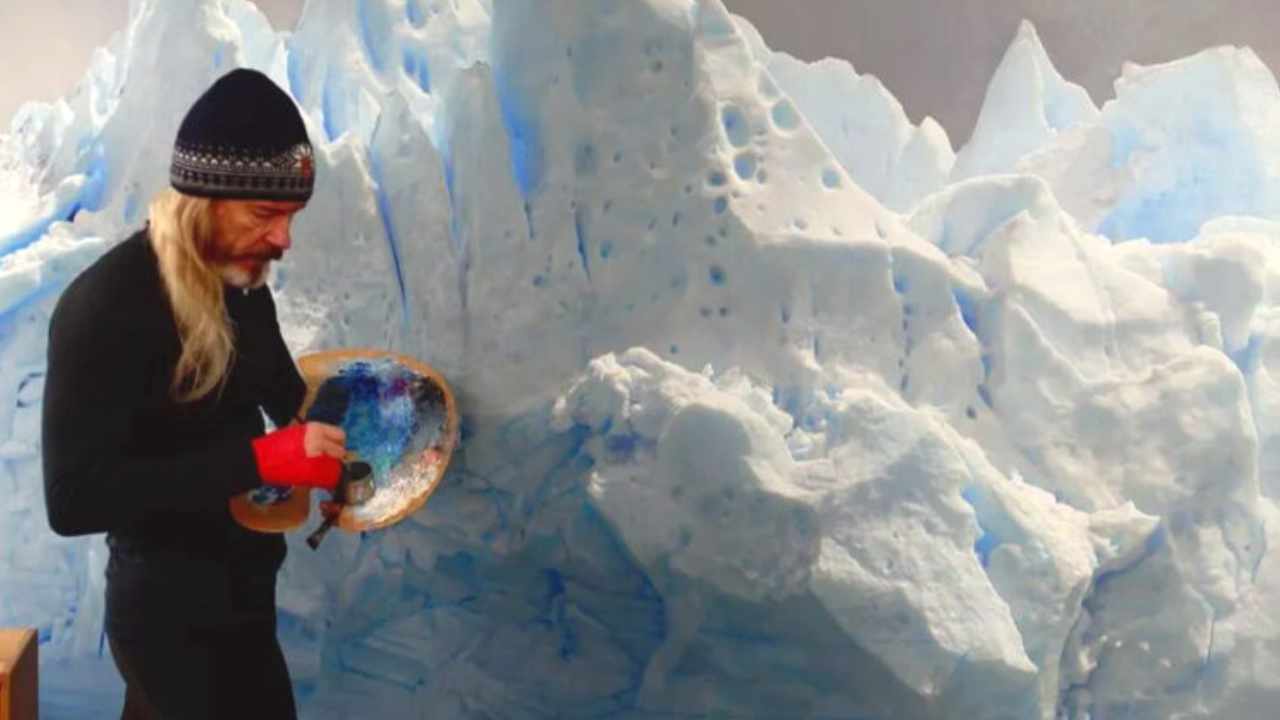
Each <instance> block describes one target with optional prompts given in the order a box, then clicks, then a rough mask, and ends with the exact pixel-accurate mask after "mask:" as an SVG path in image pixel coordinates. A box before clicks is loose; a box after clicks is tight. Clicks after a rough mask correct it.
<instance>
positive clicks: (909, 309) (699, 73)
mask: <svg viewBox="0 0 1280 720" xmlns="http://www.w3.org/2000/svg"><path fill="white" fill-rule="evenodd" d="M130 18H131V19H130V22H129V26H128V27H127V28H126V29H125V30H124V31H123V32H121V33H120V34H118V35H117V36H116V37H115V38H114V39H113V41H112V42H111V43H110V45H109V46H108V47H107V48H103V49H101V50H99V51H98V52H97V53H96V54H95V56H94V59H93V63H92V65H91V67H90V69H89V70H88V72H87V74H86V76H85V79H84V81H83V82H82V83H81V85H80V86H79V87H78V89H77V90H76V92H74V93H73V94H72V95H71V96H70V97H68V98H66V99H65V100H62V101H58V102H56V103H52V104H39V103H35V104H28V105H26V106H25V107H23V108H22V109H21V110H20V111H19V113H18V114H17V116H16V117H15V118H14V119H13V122H12V125H11V132H10V133H9V134H7V135H5V136H3V137H0V202H2V203H3V205H2V206H0V209H2V210H3V212H0V489H2V490H4V491H5V493H6V497H7V498H8V499H7V501H6V502H5V503H4V505H3V507H2V508H0V625H14V624H21V625H31V626H35V627H38V628H39V636H40V642H41V662H42V665H43V667H42V674H41V677H42V683H43V685H42V700H41V703H42V707H43V709H44V713H45V715H46V716H48V717H69V718H77V717H101V716H103V715H104V714H107V715H109V714H111V713H112V712H114V710H107V711H104V710H103V708H114V707H116V705H115V704H116V703H118V702H119V697H120V687H119V681H118V679H117V677H116V674H115V670H114V668H113V667H112V665H111V661H110V658H109V655H108V654H107V653H106V651H105V648H104V645H103V641H102V634H101V632H102V602H101V597H102V589H103V578H102V569H103V566H104V564H105V558H106V552H105V547H104V545H103V543H102V538H101V537H91V538H61V537H58V536H55V535H54V534H53V533H52V532H50V530H49V528H48V526H47V524H46V519H45V516H44V510H43V500H42V498H41V495H40V493H41V478H40V475H39V465H40V463H39V444H40V437H39V422H38V420H39V415H40V403H41V396H42V376H43V361H44V353H45V333H46V330H47V326H48V314H49V311H50V310H51V308H52V306H53V303H54V301H55V300H56V298H57V296H58V294H59V292H60V291H61V290H62V288H64V287H65V285H66V283H67V282H68V281H69V280H70V279H71V278H72V277H74V275H75V274H76V273H77V272H79V271H80V270H81V269H83V268H84V267H85V266H87V265H88V264H89V263H90V262H92V261H93V259H94V258H96V257H98V256H99V255H100V254H101V253H102V252H103V251H105V250H106V249H107V248H108V247H110V246H111V244H112V243H114V242H117V241H119V240H120V239H121V238H123V237H124V236H125V234H127V232H128V231H130V230H132V229H135V228H136V227H138V226H139V225H140V223H141V221H142V220H143V219H144V218H145V212H146V203H147V199H148V198H149V197H150V196H151V195H152V194H153V193H154V192H155V191H157V190H159V189H160V188H162V187H163V186H164V185H165V183H166V182H167V174H166V170H167V162H168V157H169V152H170V143H171V139H172V137H173V135H174V133H175V132H176V129H177V125H178V123H179V121H180V120H181V117H182V114H183V113H184V112H185V110H186V108H187V107H188V106H189V105H190V103H191V102H192V101H193V100H194V99H195V97H196V96H197V95H198V94H199V93H200V92H201V91H202V90H203V89H204V88H205V87H207V86H208V84H209V83H210V82H212V81H213V79H214V78H216V77H218V76H219V75H221V74H222V73H224V72H226V71H227V70H228V69H230V68H232V67H236V66H245V65H247V66H252V67H256V68H259V69H261V70H263V71H265V72H267V73H269V74H270V75H271V76H272V77H273V78H275V79H276V81H277V82H278V83H280V84H281V86H282V87H284V88H286V89H287V90H289V91H290V92H291V93H292V95H293V97H294V98H295V99H296V100H297V102H298V104H299V106H300V107H301V108H302V109H303V110H304V112H305V114H306V117H307V122H308V127H309V131H310V133H311V137H312V138H313V140H314V141H315V142H316V144H317V159H318V165H319V174H318V185H317V188H316V194H315V198H314V200H313V201H312V203H311V205H310V206H309V207H308V209H307V210H306V211H305V212H303V213H302V214H300V215H299V216H298V218H297V221H296V223H295V247H294V249H293V250H292V251H291V252H290V253H288V255H287V257H286V258H285V259H284V260H283V261H282V262H281V263H279V264H278V266H277V267H276V268H275V270H274V271H273V275H272V278H271V284H272V287H273V289H274V291H275V292H276V294H277V298H278V303H279V307H280V312H281V316H282V322H283V324H284V326H285V332H286V339H287V340H288V342H289V344H290V345H291V347H292V348H293V350H294V351H295V352H296V353H298V354H301V353H305V352H308V351H312V350H318V349H327V348H332V347H339V346H357V345H358V346H369V345H372V346H379V347H386V348H388V349H392V350H396V351H399V352H405V353H409V354H412V355H415V356H418V357H420V358H422V359H423V360H424V361H426V362H428V363H430V364H432V365H433V366H435V367H437V368H438V369H439V370H441V372H443V373H444V374H445V376H446V377H447V378H448V379H449V380H450V382H451V383H452V385H453V387H454V388H455V390H456V391H457V394H458V399H459V403H460V407H461V410H462V412H463V417H464V423H463V425H464V427H463V443H462V447H461V448H460V450H459V452H458V453H457V455H456V456H455V461H454V465H453V466H452V468H451V470H450V472H449V475H448V476H447V478H446V479H445V481H444V483H443V485H442V487H441V488H440V490H438V491H437V493H436V494H435V495H434V496H433V497H432V499H431V501H430V502H429V503H428V504H427V505H426V506H425V507H424V508H423V509H422V510H421V511H419V512H418V513H416V514H415V515H413V516H412V517H410V518H408V519H406V520H405V521H403V522H402V523H400V524H398V525H396V526H394V527H392V528H389V529H386V530H382V531H377V532H372V533H366V534H359V535H347V534H343V535H340V536H334V537H333V538H331V539H330V540H329V542H327V543H326V544H325V545H324V546H323V548H322V550H321V551H320V552H319V553H315V552H312V551H310V550H309V549H308V548H307V547H306V546H305V544H303V543H302V542H301V541H300V540H301V536H302V535H303V533H301V532H299V533H295V534H293V535H291V536H290V537H289V543H290V557H289V559H288V561H287V563H286V566H285V569H284V571H283V574H282V576H281V580H280V596H279V602H280V618H281V623H280V636H281V639H282V642H283V644H284V647H285V649H286V653H287V656H288V660H289V663H290V666H291V670H292V673H293V676H294V679H295V682H296V691H297V695H298V698H299V702H300V705H301V708H302V712H303V715H304V717H308V718H343V717H394V718H405V717H433V718H437V717H445V718H451V717H458V718H471V717H502V718H540V717H609V718H651V717H653V718H657V717H694V716H703V715H712V716H719V717H743V718H745V717H751V718H781V717H825V718H847V719H853V718H863V719H875V720H880V719H886V720H887V719H889V718H953V717H966V718H974V719H975V720H984V719H1004V718H1007V719H1010V720H1013V719H1017V720H1026V719H1027V718H1039V719H1043V720H1049V719H1050V718H1056V717H1062V718H1071V719H1073V720H1083V719H1084V718H1092V719H1094V720H1097V719H1099V718H1142V719H1152V720H1155V719H1157V718H1170V717H1184V718H1222V719H1224V720H1227V719H1231V720H1236V719H1239V718H1253V717H1268V716H1270V715H1272V714H1273V713H1274V708H1275V707H1276V705H1277V703H1278V702H1280V681H1277V679H1276V673H1275V672H1274V668H1275V667H1277V665H1278V664H1280V624H1278V623H1277V620H1276V616H1275V612H1274V608H1275V607H1276V606H1277V603H1280V555H1278V554H1277V553H1276V552H1275V551H1273V550H1272V548H1274V547H1275V546H1276V544H1277V542H1276V540H1277V537H1276V527H1277V521H1278V520H1280V513H1277V509H1276V506H1275V504H1274V498H1275V497H1276V496H1277V494H1278V493H1280V481H1278V480H1277V479H1276V478H1277V473H1278V472H1280V251H1278V250H1277V249H1276V248H1277V247H1280V213H1278V212H1277V210H1276V208H1277V192H1278V191H1277V187H1276V178H1277V172H1276V166H1277V163H1280V147H1277V145H1276V143H1277V138H1280V134H1277V133H1276V132H1275V130H1274V128H1276V127H1280V124H1277V122H1276V120H1277V117H1276V113H1277V108H1280V102H1278V101H1280V90H1278V89H1277V85H1276V82H1275V80H1274V78H1273V77H1272V75H1271V74H1270V73H1269V72H1268V71H1267V70H1266V68H1265V67H1264V66H1263V65H1262V64H1261V63H1260V62H1259V61H1258V59H1257V57H1256V56H1255V55H1254V54H1253V53H1252V52H1251V51H1249V50H1247V49H1234V48H1217V49H1210V50H1206V51H1205V52H1203V53H1200V54H1197V55H1194V56H1191V57H1188V58H1185V59H1182V60H1179V61H1176V62H1171V63H1168V64H1165V65H1161V66H1155V67H1147V68H1140V67H1136V66H1130V67H1127V68H1126V69H1125V71H1124V74H1123V76H1122V77H1121V78H1120V79H1119V80H1118V81H1117V97H1116V99H1115V100H1112V101H1109V102H1107V103H1105V104H1104V105H1103V106H1102V107H1101V108H1098V107H1095V106H1094V105H1093V104H1092V102H1091V101H1090V100H1089V98H1088V97H1087V96H1086V95H1085V94H1084V93H1083V92H1082V91H1080V90H1079V88H1077V87H1075V86H1074V85H1071V84H1070V83H1067V82H1066V81H1064V80H1063V79H1062V77H1061V76H1060V75H1059V74H1058V73H1057V71H1056V70H1054V68H1053V66H1052V64H1051V62H1050V60H1049V56H1048V54H1047V53H1046V52H1045V50H1044V48H1043V47H1041V45H1040V42H1039V40H1038V38H1037V36H1036V34H1035V32H1034V30H1033V29H1032V28H1031V26H1030V25H1025V26H1024V27H1023V28H1022V29H1021V30H1020V31H1019V33H1018V35H1017V37H1016V38H1015V40H1014V41H1013V44H1012V46H1011V48H1010V50H1009V52H1008V54H1007V55H1006V57H1005V60H1004V62H1003V63H1002V64H1001V66H1000V68H999V70H998V71H997V72H996V74H995V76H994V77H993V80H992V83H991V88H990V91H989V93H988V98H987V102H986V105H985V107H984V109H983V111H982V116H981V119H980V121H979V123H978V126H977V129H976V130H975V133H974V136H973V138H972V139H970V140H969V141H968V143H967V144H965V145H964V146H963V147H962V148H960V149H959V152H958V153H957V152H956V151H954V150H953V149H952V147H951V144H950V141H949V140H948V139H947V137H946V134H945V133H943V132H942V130H941V128H939V127H938V126H937V124H936V123H934V122H933V121H932V120H928V119H926V120H925V121H924V122H923V123H921V124H920V125H919V126H914V125H912V124H911V123H910V122H909V120H908V119H907V117H906V115H905V113H904V112H903V111H902V108H901V106H900V105H899V104H898V103H897V101H896V100H895V99H894V98H893V97H892V95H890V94H889V92H888V91H887V90H886V89H885V88H883V87H882V86H881V85H880V84H879V82H878V81H876V80H875V79H874V78H872V77H869V76H859V75H857V74H856V73H855V72H854V70H853V69H852V67H850V66H849V65H848V64H846V63H840V62H835V61H824V62H822V63H816V64H812V65H808V64H805V63H802V62H800V61H797V60H795V59H794V58H791V57H789V56H786V55H784V54H781V53H774V52H773V51H771V50H770V49H769V48H768V46H767V45H766V43H765V39H764V38H762V37H761V36H760V35H759V34H758V33H757V32H756V31H755V30H754V29H753V28H751V27H750V25H749V24H748V23H746V21H744V20H742V19H741V18H736V17H733V16H732V15H730V14H729V13H728V12H727V11H726V9H725V8H724V6H723V5H722V4H721V2H720V0H699V1H696V2H694V1H691V0H590V1H588V0H581V1H578V2H574V1H572V0H502V1H501V2H485V1H482V0H323V1H322V0H312V1H311V2H308V3H307V6H306V8H305V10H304V13H303V16H302V19H301V21H300V22H299V25H298V27H297V28H296V31H294V32H291V33H278V32H276V31H275V30H273V29H272V28H271V27H270V26H269V25H268V23H267V22H266V19H265V18H264V17H263V16H262V14H261V13H260V12H258V11H257V10H256V9H255V8H254V7H253V6H251V5H249V4H248V3H246V2H243V1H242V0H203V1H201V0H134V2H133V3H132V5H131V13H130ZM157 68H163V69H164V72H163V73H158V72H157Z"/></svg>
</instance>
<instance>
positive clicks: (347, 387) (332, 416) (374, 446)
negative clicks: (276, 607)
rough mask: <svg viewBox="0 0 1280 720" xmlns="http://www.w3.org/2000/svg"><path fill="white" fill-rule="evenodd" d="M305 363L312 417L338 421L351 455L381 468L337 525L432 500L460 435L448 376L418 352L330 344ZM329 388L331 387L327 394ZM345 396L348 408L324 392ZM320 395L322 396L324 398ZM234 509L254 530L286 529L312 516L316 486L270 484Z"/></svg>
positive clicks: (363, 526) (386, 516)
mask: <svg viewBox="0 0 1280 720" xmlns="http://www.w3.org/2000/svg"><path fill="white" fill-rule="evenodd" d="M298 366H299V369H300V370H301V371H302V376H303V378H304V379H305V380H306V382H307V395H306V399H305V400H304V401H303V404H302V410H301V412H300V413H299V414H300V415H302V417H303V418H305V419H306V420H307V421H308V422H327V423H330V424H333V425H338V426H339V427H341V428H342V429H343V431H344V432H345V433H346V435H347V443H346V447H347V456H346V458H345V459H346V461H348V462H350V461H352V460H363V461H364V462H367V463H369V464H370V465H371V466H372V467H373V476H374V486H375V492H374V494H373V497H372V498H371V499H370V500H369V501H368V502H366V503H364V504H362V505H345V506H343V507H342V512H341V514H340V515H339V517H338V521H337V526H338V527H340V528H342V529H343V530H347V531H351V532H357V531H361V530H373V529H377V528H383V527H387V526H389V525H394V524H395V523H397V522H399V521H400V520H403V519H404V518H405V517H407V516H408V515H410V514H411V513H413V512H415V511H416V510H417V509H418V508H420V507H422V505H423V504H424V503H426V501H427V498H429V497H430V496H431V493H432V492H434V491H435V489H436V488H437V487H438V486H439V484H440V480H441V479H442V478H443V477H444V472H445V469H446V468H447V467H448V465H449V460H450V459H451V458H452V456H453V449H454V447H455V446H456V444H457V441H458V410H457V405H456V403H455V400H454V397H453V393H452V391H451V390H450V389H449V386H448V384H447V383H446V382H445V381H444V378H443V377H441V375H440V374H439V373H438V372H436V371H435V370H434V369H433V368H431V367H430V366H428V365H426V364H424V363H421V362H419V361H417V360H415V359H413V358H411V357H408V356H405V355H400V354H398V353H392V352H387V351H384V350H373V349H348V350H330V351H325V352H319V353H313V354H310V355H304V356H303V357H301V358H299V359H298ZM322 388H324V389H325V392H324V393H321V392H320V391H321V389H322ZM335 397H341V398H342V400H343V402H342V403H341V408H342V409H340V410H339V409H336V408H337V407H339V405H335V404H333V403H332V402H329V401H328V400H325V399H323V398H328V399H332V398H335ZM317 398H322V399H321V402H320V404H319V405H317V403H316V401H317ZM230 502H231V515H232V517H234V518H235V519H236V522H238V523H240V524H241V525H243V526H244V527H246V528H249V529H250V530H256V531H258V532H286V531H288V530H291V529H293V528H296V527H298V526H299V525H301V524H303V523H304V522H306V520H307V516H308V515H309V513H310V507H311V488H305V487H297V488H288V487H276V486H269V485H268V486H263V487H261V488H258V489H255V490H251V491H249V492H247V493H244V494H242V495H238V496H236V497H234V498H232V499H231V501H230Z"/></svg>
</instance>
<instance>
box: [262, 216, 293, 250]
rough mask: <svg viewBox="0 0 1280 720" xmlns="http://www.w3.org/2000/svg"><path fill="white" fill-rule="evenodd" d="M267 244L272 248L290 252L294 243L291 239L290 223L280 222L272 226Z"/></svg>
mask: <svg viewBox="0 0 1280 720" xmlns="http://www.w3.org/2000/svg"><path fill="white" fill-rule="evenodd" d="M267 242H269V243H271V246H272V247H275V248H279V249H280V250H288V249H289V246H290V245H291V244H292V241H291V240H290V238H289V222H288V221H287V220H286V221H284V222H278V223H275V224H273V225H272V226H271V230H270V231H269V232H268V233H267Z"/></svg>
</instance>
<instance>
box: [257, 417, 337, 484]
mask: <svg viewBox="0 0 1280 720" xmlns="http://www.w3.org/2000/svg"><path fill="white" fill-rule="evenodd" d="M345 443H346V434H345V433H344V432H343V431H342V428H340V427H336V426H334V425H327V424H325V423H316V422H309V423H306V424H303V425H298V424H292V425H289V426H288V427H285V428H282V429H280V430H275V431H273V432H270V433H268V434H266V435H263V436H261V437H257V438H254V439H253V443H252V445H253V452H254V458H255V459H256V460H257V464H258V474H259V475H261V477H262V480H263V482H264V483H265V484H267V485H302V486H307V487H316V488H323V489H325V490H328V491H329V492H334V491H335V490H336V489H337V486H338V481H339V479H340V478H341V476H342V458H343V457H344V456H345V454H346V449H345Z"/></svg>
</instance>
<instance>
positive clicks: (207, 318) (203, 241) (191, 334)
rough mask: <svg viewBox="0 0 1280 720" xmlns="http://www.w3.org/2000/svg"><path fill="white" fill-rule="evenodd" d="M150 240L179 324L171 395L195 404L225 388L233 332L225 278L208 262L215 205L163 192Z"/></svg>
mask: <svg viewBox="0 0 1280 720" xmlns="http://www.w3.org/2000/svg"><path fill="white" fill-rule="evenodd" d="M149 212H150V220H151V226H150V233H149V234H150V239H151V246H152V247H153V248H154V249H155V252H156V257H157V258H158V259H159V265H160V277H161V279H162V280H163V281H164V288H165V293H166V294H167V295H168V297H169V304H170V307H171V309H172V310H173V316H174V320H175V321H176V322H177V327H178V338H179V339H180V340H181V342H182V355H181V356H180V357H179V358H178V364H177V366H176V367H175V368H174V372H173V377H172V380H171V381H170V384H169V393H170V395H171V396H172V397H173V399H174V400H176V401H178V402H193V401H196V400H199V399H200V398H202V397H204V396H205V395H208V394H209V393H210V392H212V391H213V390H214V388H215V387H216V388H217V389H218V392H219V393H221V392H222V390H223V388H224V387H225V383H226V379H227V375H228V373H227V370H228V368H229V367H230V366H231V360H232V357H233V356H234V353H235V333H234V330H233V329H232V326H231V322H230V319H229V318H228V317H227V313H226V309H225V307H226V306H225V305H224V304H223V301H224V299H223V280H222V277H221V275H219V274H218V271H217V269H216V268H214V267H212V266H211V265H210V264H209V263H208V262H206V261H205V259H204V253H205V251H207V250H208V249H209V246H210V244H211V243H212V242H213V240H214V237H213V227H214V220H213V202H212V200H210V199H209V198H202V197H195V196H192V195H187V194H184V193H181V192H178V191H177V190H174V189H173V188H165V189H164V190H162V191H161V192H160V193H159V194H158V195H156V197H155V198H154V199H153V200H152V201H151V206H150V208H149Z"/></svg>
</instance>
